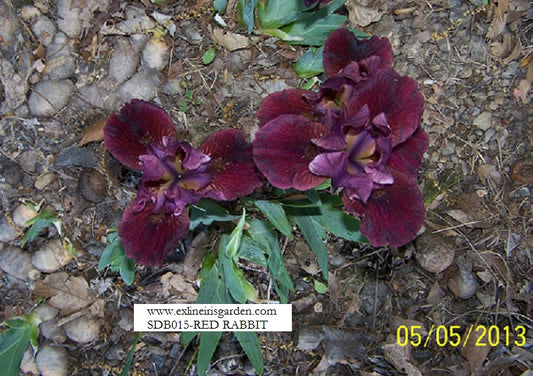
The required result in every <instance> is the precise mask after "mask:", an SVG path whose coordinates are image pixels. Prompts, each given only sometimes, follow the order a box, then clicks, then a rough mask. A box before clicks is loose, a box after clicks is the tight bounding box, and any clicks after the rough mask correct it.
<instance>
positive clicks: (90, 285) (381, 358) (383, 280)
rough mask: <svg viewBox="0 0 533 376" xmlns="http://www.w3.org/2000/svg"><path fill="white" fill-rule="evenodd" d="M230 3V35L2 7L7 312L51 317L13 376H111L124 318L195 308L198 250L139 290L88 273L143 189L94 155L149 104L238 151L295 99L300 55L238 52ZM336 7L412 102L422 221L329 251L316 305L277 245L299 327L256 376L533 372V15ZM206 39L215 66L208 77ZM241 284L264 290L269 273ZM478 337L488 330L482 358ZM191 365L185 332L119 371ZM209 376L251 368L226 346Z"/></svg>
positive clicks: (129, 11)
mask: <svg viewBox="0 0 533 376" xmlns="http://www.w3.org/2000/svg"><path fill="white" fill-rule="evenodd" d="M235 3H236V1H230V2H229V5H228V6H229V10H228V12H227V15H226V16H224V17H223V18H224V20H225V22H226V23H227V24H228V28H227V29H226V30H223V29H222V28H221V27H220V26H219V25H218V24H217V23H216V22H215V21H214V20H213V14H212V11H211V9H210V5H211V4H212V2H211V1H206V0H203V1H202V0H198V1H193V0H188V1H177V2H172V1H167V2H166V3H164V4H163V5H154V4H152V3H150V2H149V1H128V2H126V1H124V2H111V1H109V0H59V1H57V2H53V1H48V0H35V1H32V2H30V1H25V0H5V1H3V2H2V3H1V4H0V20H1V25H2V26H1V30H0V52H1V54H0V78H1V83H2V85H1V87H0V101H1V105H0V136H1V138H0V145H1V155H0V170H1V178H0V186H1V190H0V199H1V211H2V217H1V218H0V292H1V300H0V314H1V317H2V318H3V319H7V318H10V317H13V316H16V315H21V314H28V313H30V312H33V311H37V312H38V314H39V316H40V317H41V319H42V321H43V322H42V323H41V325H40V336H39V351H38V352H37V354H36V356H33V353H31V352H30V351H28V352H27V353H26V355H27V356H26V357H25V359H24V362H23V368H22V371H21V374H23V375H32V374H33V375H38V374H42V375H113V374H119V373H120V370H121V369H122V367H123V366H124V363H125V362H126V358H127V354H128V351H129V349H130V347H131V344H132V343H133V338H134V333H133V320H132V317H133V310H132V307H133V304H134V303H156V302H157V303H164V302H174V303H175V302H192V301H194V300H195V298H196V294H197V283H196V280H197V269H195V266H197V265H198V264H195V263H194V257H193V256H189V257H187V258H186V259H185V262H184V261H183V254H176V255H174V257H173V259H172V260H171V261H170V262H169V263H168V264H166V265H165V266H163V267H160V268H147V267H138V269H137V273H136V277H135V281H134V283H133V285H132V286H126V285H125V284H124V283H123V281H122V279H121V278H120V276H119V275H117V273H113V272H111V271H109V270H105V271H98V269H97V266H98V260H99V256H100V255H101V253H102V251H103V249H104V248H105V246H106V238H105V235H106V232H107V230H108V229H109V228H112V227H116V226H117V225H118V222H119V221H120V218H121V216H122V212H123V210H124V208H125V206H126V205H127V203H128V202H130V201H131V199H132V198H133V197H134V195H135V186H136V181H137V179H138V176H136V175H135V174H133V173H131V172H130V171H127V170H124V169H122V168H121V167H120V166H119V165H118V163H117V162H116V161H115V160H113V158H112V157H110V156H109V154H107V153H106V151H105V148H104V146H103V142H102V136H101V130H102V125H103V124H104V123H105V119H106V118H107V116H108V115H109V114H110V113H112V112H114V111H117V110H119V109H120V107H121V106H122V105H123V104H124V103H126V102H128V101H129V100H130V99H132V98H142V99H145V100H149V101H153V102H155V103H157V104H159V105H160V106H162V107H163V108H165V109H166V110H167V111H168V112H169V113H170V114H171V116H172V117H173V119H174V120H175V123H176V124H177V126H178V130H179V134H180V137H182V138H184V139H187V140H188V141H189V142H190V143H191V144H193V145H195V146H197V145H199V143H200V142H201V141H202V140H203V139H204V138H205V136H206V135H207V134H209V133H211V132H212V131H214V130H217V129H219V128H222V127H227V126H230V127H235V128H239V129H242V130H243V131H244V132H245V133H246V134H249V135H251V136H252V135H253V134H254V132H255V131H256V130H257V124H256V120H255V112H256V110H257V108H258V106H259V104H260V103H261V100H262V98H264V97H265V96H266V95H267V94H269V93H271V92H274V91H278V90H282V89H284V88H288V87H297V86H298V85H299V84H301V82H300V80H299V79H298V77H297V76H296V75H295V74H294V72H293V71H292V70H291V66H292V64H293V63H294V62H295V61H296V60H297V58H298V57H299V56H300V55H301V54H302V53H303V49H301V48H300V47H291V46H288V45H286V44H284V43H281V42H279V41H278V40H276V39H275V38H271V37H266V36H254V37H253V38H251V39H249V38H246V33H245V31H244V30H243V29H242V27H240V26H239V25H238V24H237V22H236V20H235V19H234V17H233V16H232V15H233V14H234V13H233V12H232V10H233V9H234V6H235ZM343 11H344V12H345V13H346V14H347V15H348V16H349V19H350V26H353V27H357V28H360V29H362V30H364V31H366V32H368V33H370V34H373V35H378V36H385V37H388V38H389V39H390V40H391V43H392V45H393V48H394V51H395V63H394V64H395V65H394V68H395V69H396V70H397V71H398V72H399V73H400V74H402V75H409V76H411V77H413V78H414V79H415V80H417V82H418V83H419V87H420V89H421V91H422V92H423V94H424V96H425V98H426V110H425V114H424V118H423V127H424V129H425V130H426V132H427V133H428V135H429V137H430V149H429V151H428V152H427V154H426V156H425V157H426V158H425V162H424V168H423V170H422V172H421V174H420V179H419V185H420V187H421V190H422V192H423V193H424V197H425V198H426V203H427V209H428V210H427V215H426V222H425V226H424V228H423V231H422V233H421V234H420V236H419V237H418V239H417V240H416V241H415V242H413V243H412V244H409V245H407V246H405V247H402V248H401V249H390V248H380V249H375V248H372V247H369V246H362V245H359V244H352V243H349V242H345V241H341V240H339V239H336V238H334V237H331V238H330V239H328V243H327V247H328V251H329V252H330V273H331V277H330V280H329V285H328V291H327V292H326V293H325V294H319V293H317V292H316V291H315V290H314V288H313V275H315V274H317V272H318V270H319V269H318V266H317V265H316V262H315V260H314V257H313V255H312V253H311V252H310V250H309V249H308V247H307V245H306V244H305V242H303V241H300V240H299V237H298V236H295V237H293V239H291V240H290V241H287V242H286V243H285V244H284V250H285V257H286V264H287V266H288V269H289V272H290V274H291V277H292V278H293V281H294V284H295V287H296V289H295V291H294V293H292V294H291V296H290V302H291V303H292V304H293V312H294V314H293V326H294V330H293V332H292V333H267V334H262V335H261V336H260V341H261V345H262V348H263V357H264V360H265V373H264V374H265V375H308V374H312V373H313V372H314V373H315V374H322V375H398V374H407V375H422V374H423V375H471V374H472V375H531V369H532V368H533V331H532V330H533V317H532V312H533V293H532V289H533V278H532V276H533V273H532V265H533V257H532V256H533V254H532V249H533V229H532V220H533V215H532V210H533V209H532V202H533V200H532V193H531V189H533V153H532V151H533V128H532V124H533V122H532V119H533V108H532V107H531V92H530V87H531V81H532V80H533V55H532V52H533V51H532V47H533V40H532V37H533V34H532V25H533V23H532V9H531V6H530V4H529V3H528V1H521V0H516V1H512V0H507V1H499V2H497V3H496V2H491V4H490V5H489V6H483V4H482V1H475V0H471V1H465V0H463V1H460V0H441V1H439V0H437V1H422V0H415V1H408V2H396V1H390V0H389V1H388V0H380V1H368V0H366V1H365V0H362V1H358V2H356V1H351V0H348V2H347V4H346V9H344V10H343ZM213 45H216V46H217V47H216V58H215V60H214V61H213V62H212V63H211V64H209V65H205V64H203V63H202V59H201V57H202V55H203V54H204V53H205V51H207V50H208V49H209V48H210V47H211V46H213ZM35 207H37V208H38V209H40V210H48V211H50V212H52V213H55V215H56V216H57V217H58V218H59V219H60V222H61V227H60V228H61V232H59V231H58V228H56V227H54V226H50V227H48V228H47V229H45V230H43V231H42V232H41V233H40V235H39V236H38V237H37V238H36V239H35V240H34V241H32V242H30V243H26V244H24V245H23V244H22V239H23V236H24V233H25V232H26V231H27V228H25V225H24V223H25V222H26V221H27V220H28V219H30V218H32V217H34V216H35V214H36V212H35V211H34V208H35ZM216 238H217V232H216V230H211V231H207V230H206V231H203V232H199V233H195V234H191V235H190V236H189V238H187V239H186V241H185V242H184V243H183V247H182V248H183V250H185V251H187V252H188V254H189V255H198V254H201V252H202V250H204V249H207V248H208V247H210V246H211V245H213V244H214V242H215V241H216ZM253 278H256V279H257V280H256V281H255V282H256V284H255V286H256V287H257V288H258V289H266V286H267V285H268V281H267V280H263V279H264V278H265V277H261V274H260V275H259V276H257V275H256V276H255V277H253ZM262 278H263V279H262ZM65 286H66V287H67V288H65ZM42 297H45V299H42ZM417 326H419V330H420V333H421V334H422V336H423V337H424V338H426V335H427V338H429V340H428V341H427V343H424V344H419V345H413V346H403V347H402V346H399V344H398V342H399V339H398V337H397V333H398V328H402V327H407V328H414V327H416V328H418V327H417ZM452 326H457V330H458V331H459V333H460V334H461V335H462V336H463V337H464V334H465V333H467V332H468V329H469V328H470V327H471V326H473V328H474V329H476V330H475V331H474V334H473V335H472V336H471V338H470V340H469V341H468V342H467V343H463V344H462V345H463V346H453V345H452V344H451V343H450V341H445V343H439V342H438V340H437V337H436V336H433V337H432V336H431V335H430V334H429V333H435V331H438V329H439V328H440V331H441V334H443V333H444V332H448V333H449V331H450V328H451V327H452ZM491 327H492V328H498V330H499V331H501V336H500V337H499V338H498V339H497V340H493V342H494V343H493V345H494V346H489V345H480V344H484V343H486V342H487V339H488V334H483V329H484V328H491ZM517 327H523V328H524V333H523V339H524V341H523V342H524V343H521V342H520V341H519V340H520V338H522V337H520V331H519V329H517ZM505 328H507V329H505ZM400 330H401V329H400ZM417 330H418V329H417ZM493 330H494V331H495V330H496V329H493ZM505 330H508V331H509V333H510V335H509V336H507V337H506V336H505ZM476 340H477V341H478V343H477V346H476ZM517 340H518V342H517ZM194 356H195V347H194V346H189V347H187V348H183V347H182V346H181V344H180V342H179V334H177V333H175V334H162V333H161V334H159V333H151V334H143V335H142V336H141V339H140V342H139V345H138V346H137V350H136V353H135V360H134V364H133V367H132V368H134V370H135V371H134V372H135V374H138V375H171V374H172V375H184V374H190V375H194V374H195V367H194V366H192V367H191V366H190V363H191V359H192V358H193V357H194ZM528 370H529V371H528ZM208 374H209V375H254V374H255V373H254V371H253V367H251V365H250V363H249V362H248V361H247V360H246V357H245V356H243V353H242V349H240V348H239V347H238V345H237V344H236V342H235V340H234V338H233V337H232V336H230V335H224V336H223V337H222V343H221V344H220V345H219V347H218V349H217V351H216V354H215V357H214V358H213V364H212V368H211V369H210V370H209V371H208Z"/></svg>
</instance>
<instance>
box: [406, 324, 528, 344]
mask: <svg viewBox="0 0 533 376" xmlns="http://www.w3.org/2000/svg"><path fill="white" fill-rule="evenodd" d="M469 340H470V341H474V343H473V346H475V347H487V346H490V347H496V346H498V345H499V344H502V345H505V346H511V345H514V346H524V345H525V344H526V328H525V327H524V326H523V325H516V326H514V327H511V326H508V325H506V326H504V327H502V328H500V327H498V326H496V325H490V326H486V325H470V326H469V327H467V328H466V329H465V330H463V329H462V328H461V326H459V325H450V326H447V325H431V328H430V329H429V331H428V332H427V335H426V331H425V330H424V329H423V328H422V326H421V325H400V326H399V327H398V329H396V343H397V344H398V345H400V346H407V345H411V346H413V347H428V346H429V345H430V344H431V343H433V342H435V343H436V344H437V346H439V347H444V346H452V347H466V346H467V344H468V345H469V346H471V345H472V344H469Z"/></svg>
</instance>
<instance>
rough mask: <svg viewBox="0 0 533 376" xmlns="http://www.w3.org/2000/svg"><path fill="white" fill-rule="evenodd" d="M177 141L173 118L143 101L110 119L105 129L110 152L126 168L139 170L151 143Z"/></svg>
mask: <svg viewBox="0 0 533 376" xmlns="http://www.w3.org/2000/svg"><path fill="white" fill-rule="evenodd" d="M165 136H169V137H173V138H176V136H177V133H176V130H175V128H174V123H173V122H172V118H171V117H170V115H168V114H167V113H166V112H165V110H163V109H162V108H160V107H158V106H156V105H155V104H152V103H150V102H145V101H143V100H139V99H134V100H132V101H131V102H129V103H127V104H126V105H124V107H122V109H121V110H120V114H112V115H111V116H109V118H108V120H107V123H106V125H105V127H104V142H105V145H106V148H107V150H109V152H110V153H111V154H112V155H113V156H114V157H115V158H116V159H118V160H119V161H120V162H121V163H122V164H124V165H126V166H127V167H129V168H132V169H135V170H139V169H140V167H139V156H140V155H142V154H146V147H147V145H148V144H149V143H150V142H162V141H163V137H165Z"/></svg>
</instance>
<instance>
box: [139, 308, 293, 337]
mask: <svg viewBox="0 0 533 376" xmlns="http://www.w3.org/2000/svg"><path fill="white" fill-rule="evenodd" d="M133 316H134V319H133V330H134V331H136V332H291V331H292V305H291V304H134V305H133Z"/></svg>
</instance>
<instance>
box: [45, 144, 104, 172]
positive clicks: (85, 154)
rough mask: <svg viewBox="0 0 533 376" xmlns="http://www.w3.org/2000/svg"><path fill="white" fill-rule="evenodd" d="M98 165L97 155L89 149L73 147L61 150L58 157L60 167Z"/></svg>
mask: <svg viewBox="0 0 533 376" xmlns="http://www.w3.org/2000/svg"><path fill="white" fill-rule="evenodd" d="M97 164H98V160H97V158H96V155H94V153H93V152H92V151H90V150H89V149H87V148H80V147H77V146H71V147H68V148H66V149H63V150H61V152H60V153H59V156H58V157H57V160H56V163H55V165H56V166H59V167H72V166H78V167H86V168H90V167H94V166H96V165H97Z"/></svg>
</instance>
